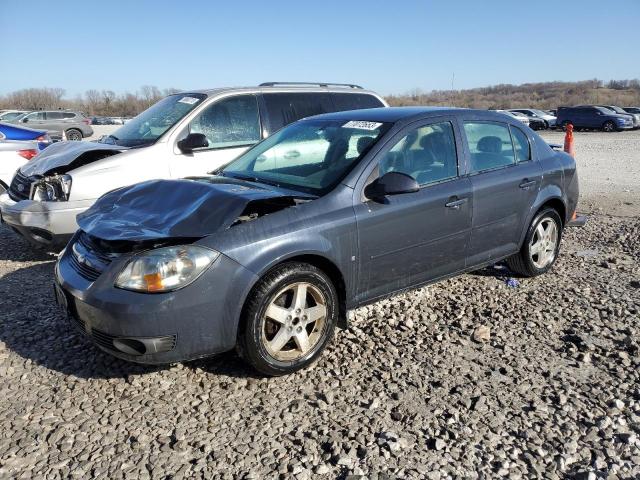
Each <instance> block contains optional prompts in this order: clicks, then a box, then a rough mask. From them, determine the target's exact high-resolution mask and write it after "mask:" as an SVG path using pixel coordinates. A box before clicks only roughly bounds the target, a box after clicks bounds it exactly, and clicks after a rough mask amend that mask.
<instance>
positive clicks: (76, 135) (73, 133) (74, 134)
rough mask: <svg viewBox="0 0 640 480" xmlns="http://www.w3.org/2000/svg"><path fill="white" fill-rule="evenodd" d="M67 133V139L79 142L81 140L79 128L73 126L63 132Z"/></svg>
mask: <svg viewBox="0 0 640 480" xmlns="http://www.w3.org/2000/svg"><path fill="white" fill-rule="evenodd" d="M65 134H66V135H67V140H72V141H74V142H79V141H81V140H82V132H81V131H80V130H76V129H75V128H70V129H69V130H67V131H66V132H65Z"/></svg>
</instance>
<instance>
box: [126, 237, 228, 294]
mask: <svg viewBox="0 0 640 480" xmlns="http://www.w3.org/2000/svg"><path fill="white" fill-rule="evenodd" d="M219 255H220V254H219V253H218V252H216V251H214V250H210V249H208V248H204V247H198V246H196V245H181V246H178V247H164V248H158V249H157V250H150V251H148V252H144V253H141V254H139V255H136V256H135V257H133V258H132V259H131V260H129V262H128V263H127V264H126V265H125V267H124V269H123V270H122V272H120V275H118V279H117V280H116V283H115V286H116V287H118V288H124V289H127V290H135V291H137V292H146V293H155V292H167V291H171V290H177V289H179V288H182V287H185V286H187V285H189V284H190V283H191V282H193V281H194V280H195V279H196V278H198V277H199V276H200V274H201V273H202V272H204V270H205V269H206V268H207V267H208V266H209V265H211V264H212V263H213V261H214V260H215V259H216V258H218V256H219Z"/></svg>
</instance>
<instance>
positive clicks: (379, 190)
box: [364, 172, 420, 200]
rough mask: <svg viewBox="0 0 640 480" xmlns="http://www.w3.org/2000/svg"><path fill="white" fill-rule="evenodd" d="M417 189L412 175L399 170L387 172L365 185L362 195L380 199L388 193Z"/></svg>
mask: <svg viewBox="0 0 640 480" xmlns="http://www.w3.org/2000/svg"><path fill="white" fill-rule="evenodd" d="M418 190H420V185H418V182H416V180H415V179H414V178H413V177H412V176H410V175H407V174H406V173H401V172H387V173H385V174H384V175H383V176H382V177H380V178H377V179H375V180H374V181H373V182H371V183H370V184H369V185H367V186H366V187H365V189H364V195H365V197H367V198H370V199H371V200H381V199H383V198H384V197H386V196H388V195H400V194H402V193H414V192H417V191H418Z"/></svg>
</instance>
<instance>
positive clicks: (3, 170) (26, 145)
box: [0, 140, 41, 194]
mask: <svg viewBox="0 0 640 480" xmlns="http://www.w3.org/2000/svg"><path fill="white" fill-rule="evenodd" d="M40 147H41V146H40V145H39V142H38V141H36V140H30V141H24V140H21V141H18V140H1V141H0V194H2V193H4V192H5V191H6V190H8V189H9V185H10V184H11V179H12V178H13V175H14V174H15V173H16V170H18V169H19V168H20V167H21V166H23V165H24V164H25V163H27V162H28V161H29V160H31V159H32V158H34V157H35V156H36V155H38V153H40V149H41V148H40Z"/></svg>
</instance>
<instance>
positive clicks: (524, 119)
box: [495, 110, 529, 126]
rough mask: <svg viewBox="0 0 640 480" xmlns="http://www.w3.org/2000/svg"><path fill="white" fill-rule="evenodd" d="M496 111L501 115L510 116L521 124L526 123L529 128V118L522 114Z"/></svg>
mask: <svg viewBox="0 0 640 480" xmlns="http://www.w3.org/2000/svg"><path fill="white" fill-rule="evenodd" d="M495 111H496V112H499V113H504V114H505V115H508V116H509V117H513V118H515V119H516V120H518V121H519V122H522V123H524V124H525V125H526V126H529V117H527V116H526V115H524V114H522V113H517V112H511V111H509V110H495Z"/></svg>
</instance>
